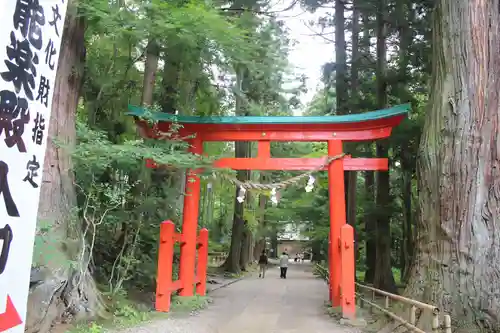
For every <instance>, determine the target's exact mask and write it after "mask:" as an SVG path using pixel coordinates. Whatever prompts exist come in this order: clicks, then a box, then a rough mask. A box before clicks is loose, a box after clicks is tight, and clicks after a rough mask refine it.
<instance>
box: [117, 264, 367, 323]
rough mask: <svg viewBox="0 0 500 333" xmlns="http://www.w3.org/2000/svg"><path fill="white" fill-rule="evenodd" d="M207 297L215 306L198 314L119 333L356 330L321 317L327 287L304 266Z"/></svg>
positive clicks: (270, 273)
mask: <svg viewBox="0 0 500 333" xmlns="http://www.w3.org/2000/svg"><path fill="white" fill-rule="evenodd" d="M210 296H211V298H212V299H213V303H212V304H211V305H210V307H209V308H208V309H207V310H204V311H202V312H201V313H200V314H198V315H196V316H192V317H184V318H171V319H166V320H160V321H156V322H153V323H150V324H147V325H145V326H141V327H136V328H133V329H128V330H125V331H122V333H139V332H143V333H160V332H161V333H169V332H171V333H236V332H238V333H285V332H287V333H299V332H302V333H304V332H307V333H341V332H345V333H354V332H358V331H357V330H355V329H351V328H346V327H341V326H339V325H337V324H336V323H335V320H334V319H332V318H330V317H328V316H327V315H326V314H325V311H324V306H323V304H324V302H325V300H326V299H327V297H328V290H327V287H326V285H325V283H324V282H323V281H321V280H319V279H316V278H315V277H313V275H312V273H311V266H310V265H307V264H292V265H291V267H290V268H289V272H288V275H287V279H286V280H282V279H280V278H279V269H278V268H277V267H273V268H271V269H269V271H268V272H267V274H266V278H265V279H259V278H257V277H256V276H255V277H249V278H246V279H244V280H242V281H240V282H237V283H234V284H232V285H231V286H229V287H227V288H222V289H219V290H217V291H215V292H213V293H212V294H211V295H210Z"/></svg>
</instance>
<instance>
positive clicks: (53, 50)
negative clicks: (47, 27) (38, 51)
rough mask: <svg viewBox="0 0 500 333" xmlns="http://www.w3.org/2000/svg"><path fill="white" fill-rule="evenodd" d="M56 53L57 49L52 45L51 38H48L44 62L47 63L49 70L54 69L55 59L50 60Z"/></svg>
mask: <svg viewBox="0 0 500 333" xmlns="http://www.w3.org/2000/svg"><path fill="white" fill-rule="evenodd" d="M56 54H57V50H56V48H55V47H54V42H53V41H52V39H50V40H49V42H48V43H47V47H46V48H45V64H46V65H49V68H50V69H51V70H54V66H55V61H54V60H52V56H55V55H56Z"/></svg>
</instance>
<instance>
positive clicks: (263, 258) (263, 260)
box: [259, 250, 269, 278]
mask: <svg viewBox="0 0 500 333" xmlns="http://www.w3.org/2000/svg"><path fill="white" fill-rule="evenodd" d="M268 263H269V261H268V259H267V255H266V250H262V253H261V254H260V257H259V277H261V278H265V277H266V270H267V264H268Z"/></svg>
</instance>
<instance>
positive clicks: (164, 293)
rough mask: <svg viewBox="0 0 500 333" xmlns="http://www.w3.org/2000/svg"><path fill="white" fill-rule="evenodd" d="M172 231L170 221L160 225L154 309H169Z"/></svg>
mask: <svg viewBox="0 0 500 333" xmlns="http://www.w3.org/2000/svg"><path fill="white" fill-rule="evenodd" d="M174 233H175V226H174V224H173V223H172V221H164V222H162V224H161V225H160V248H159V249H158V273H157V276H156V302H155V307H156V311H161V312H168V311H169V310H170V296H171V294H172V265H173V261H174V243H175V241H174Z"/></svg>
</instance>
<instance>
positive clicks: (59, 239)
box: [26, 3, 102, 333]
mask: <svg viewBox="0 0 500 333" xmlns="http://www.w3.org/2000/svg"><path fill="white" fill-rule="evenodd" d="M76 11H77V9H76V4H75V3H70V4H69V7H68V13H67V17H66V21H65V26H64V33H63V39H62V44H61V50H60V55H59V68H58V71H57V78H56V82H55V86H54V96H53V100H52V115H51V119H50V127H49V132H48V136H47V151H46V157H45V163H44V173H43V182H42V186H41V189H40V198H41V200H40V206H39V210H38V220H39V222H38V229H37V234H36V248H35V253H34V257H33V261H34V266H35V269H36V270H37V271H39V272H40V274H39V275H41V276H43V277H44V279H43V280H42V281H38V283H36V284H35V285H34V286H33V287H32V288H31V290H30V296H29V299H28V316H27V321H26V332H30V333H31V332H48V331H49V330H50V328H51V325H52V324H53V323H54V322H55V321H56V320H61V319H68V318H73V319H76V320H82V319H89V318H92V317H95V316H97V315H98V314H100V312H101V310H102V302H101V299H100V297H99V292H98V291H97V288H96V286H95V283H94V280H93V278H92V276H91V274H90V272H89V271H88V262H89V256H90V255H91V254H89V253H88V249H87V246H86V245H83V246H82V244H85V239H84V236H83V233H82V228H81V225H80V221H79V218H78V216H77V214H75V208H76V192H75V188H74V183H73V174H72V172H73V170H72V165H71V156H70V154H71V151H70V150H69V149H71V147H72V146H73V145H74V144H75V140H76V127H75V118H76V109H77V105H78V98H79V92H80V87H81V84H82V77H83V65H84V61H85V42H84V34H85V21H84V18H82V17H77V16H76ZM56 140H57V142H58V144H56V143H55V141H56ZM68 148H69V149H68ZM44 229H49V230H50V232H45V231H43V230H44ZM71 262H76V263H77V264H76V265H73V264H70V263H71Z"/></svg>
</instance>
